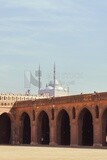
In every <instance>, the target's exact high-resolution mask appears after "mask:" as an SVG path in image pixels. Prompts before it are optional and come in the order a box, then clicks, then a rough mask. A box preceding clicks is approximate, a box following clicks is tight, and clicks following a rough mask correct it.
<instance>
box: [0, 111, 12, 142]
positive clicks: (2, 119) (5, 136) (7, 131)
mask: <svg viewBox="0 0 107 160" xmlns="http://www.w3.org/2000/svg"><path fill="white" fill-rule="evenodd" d="M10 141H11V120H10V117H9V116H8V114H7V113H3V114H2V115H1V116H0V144H10V143H11V142H10Z"/></svg>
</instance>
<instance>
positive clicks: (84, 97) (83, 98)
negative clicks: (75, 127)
mask: <svg viewBox="0 0 107 160" xmlns="http://www.w3.org/2000/svg"><path fill="white" fill-rule="evenodd" d="M102 100H107V92H101V93H96V92H95V93H92V94H80V95H71V96H64V97H51V98H44V99H36V100H27V101H20V102H16V103H15V104H14V107H28V106H29V107H30V106H31V107H32V106H35V105H36V106H44V105H50V104H53V105H54V104H66V103H83V102H96V101H102Z"/></svg>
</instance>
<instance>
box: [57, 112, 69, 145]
mask: <svg viewBox="0 0 107 160" xmlns="http://www.w3.org/2000/svg"><path fill="white" fill-rule="evenodd" d="M57 143H58V144H59V145H70V120H69V115H68V113H67V112H66V111H65V110H62V111H61V112H60V113H59V115H58V119H57Z"/></svg>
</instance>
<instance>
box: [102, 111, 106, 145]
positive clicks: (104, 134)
mask: <svg viewBox="0 0 107 160" xmlns="http://www.w3.org/2000/svg"><path fill="white" fill-rule="evenodd" d="M102 145H103V146H107V108H106V109H105V110H104V112H103V114H102Z"/></svg>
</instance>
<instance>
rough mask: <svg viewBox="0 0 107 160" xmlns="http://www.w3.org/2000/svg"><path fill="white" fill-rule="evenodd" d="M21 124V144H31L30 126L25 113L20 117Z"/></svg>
mask: <svg viewBox="0 0 107 160" xmlns="http://www.w3.org/2000/svg"><path fill="white" fill-rule="evenodd" d="M21 122H22V143H23V144H30V142H31V126H30V118H29V115H28V114H27V113H23V114H22V116H21Z"/></svg>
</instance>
